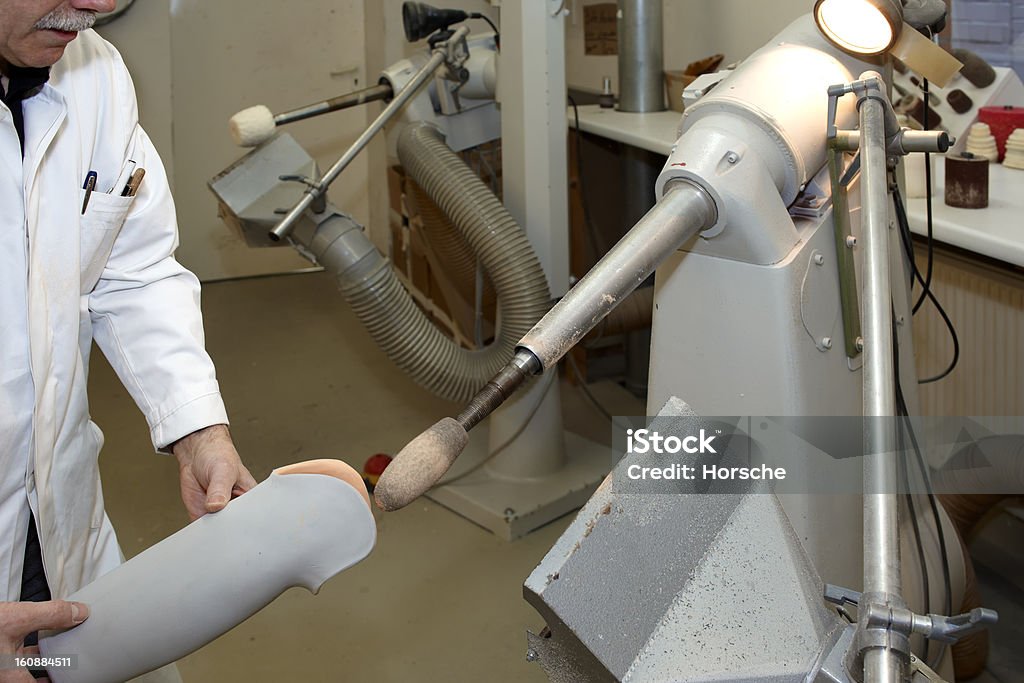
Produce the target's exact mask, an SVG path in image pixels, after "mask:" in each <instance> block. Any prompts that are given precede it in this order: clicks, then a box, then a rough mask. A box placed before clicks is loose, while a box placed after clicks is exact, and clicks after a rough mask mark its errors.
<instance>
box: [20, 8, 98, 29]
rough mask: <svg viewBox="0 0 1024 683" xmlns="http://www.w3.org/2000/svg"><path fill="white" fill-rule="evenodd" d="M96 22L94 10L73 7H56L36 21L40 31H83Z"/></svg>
mask: <svg viewBox="0 0 1024 683" xmlns="http://www.w3.org/2000/svg"><path fill="white" fill-rule="evenodd" d="M95 23H96V14H95V12H84V11H82V10H76V9H73V8H57V9H55V10H54V11H52V12H50V13H49V14H47V15H46V16H45V17H43V18H42V19H40V20H39V21H38V22H36V26H35V28H36V29H37V30H40V31H47V30H49V31H74V32H77V31H84V30H86V29H89V28H92V25H93V24H95Z"/></svg>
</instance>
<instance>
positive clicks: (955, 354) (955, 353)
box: [892, 184, 960, 384]
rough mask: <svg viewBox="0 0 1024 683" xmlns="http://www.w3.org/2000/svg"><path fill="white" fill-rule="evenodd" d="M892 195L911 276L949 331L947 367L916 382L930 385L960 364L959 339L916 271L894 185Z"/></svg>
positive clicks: (907, 225)
mask: <svg viewBox="0 0 1024 683" xmlns="http://www.w3.org/2000/svg"><path fill="white" fill-rule="evenodd" d="M894 185H895V184H894ZM892 195H893V205H894V206H895V209H896V222H897V224H898V225H899V233H900V241H901V242H902V244H903V250H904V252H905V253H906V254H907V258H908V259H909V260H910V265H911V269H912V272H913V275H912V276H913V277H914V278H916V279H917V281H918V282H920V283H921V286H922V288H923V293H924V294H925V295H926V296H927V298H928V299H930V300H931V302H932V304H933V305H934V306H935V310H936V311H937V312H938V314H939V316H940V317H941V318H942V321H943V322H944V323H945V325H946V329H947V330H949V336H950V339H951V340H952V342H953V358H952V360H950V362H949V365H948V366H946V369H945V370H943V371H942V372H940V373H939V374H937V375H935V376H933V377H928V378H925V379H922V380H918V384H931V383H932V382H938V381H939V380H941V379H943V378H945V377H947V376H949V374H950V373H952V372H953V370H954V368H956V366H957V364H958V363H959V362H960V337H959V335H958V334H957V331H956V326H955V325H953V321H952V320H951V319H950V317H949V315H948V314H947V313H946V309H945V308H943V307H942V304H940V303H939V300H938V298H936V296H935V293H934V292H933V291H932V289H931V287H930V286H929V285H928V284H927V281H926V278H925V277H922V275H921V271H920V270H919V269H918V267H917V264H916V263H914V257H913V254H914V244H913V237H912V236H911V234H910V221H909V219H908V218H907V209H906V205H905V204H904V203H903V195H902V194H901V193H900V189H899V186H898V185H895V189H894V190H893V193H892ZM928 261H929V264H930V263H931V256H929V259H928Z"/></svg>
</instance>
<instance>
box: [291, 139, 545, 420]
mask: <svg viewBox="0 0 1024 683" xmlns="http://www.w3.org/2000/svg"><path fill="white" fill-rule="evenodd" d="M398 152H399V158H400V159H401V160H402V164H403V166H405V169H406V171H407V172H408V173H409V175H410V176H411V177H412V178H413V179H414V180H415V181H416V182H417V183H419V185H420V186H421V187H422V188H423V189H424V190H425V191H426V192H427V194H428V196H430V198H431V199H433V200H434V202H435V203H437V205H438V206H440V207H441V209H442V210H443V211H444V212H445V214H447V215H448V217H449V218H450V219H451V220H452V222H453V223H454V224H455V227H456V228H457V229H458V230H459V232H460V233H461V234H462V237H463V238H464V239H465V241H466V243H467V244H468V245H469V247H470V249H471V250H472V251H473V253H474V254H475V255H476V257H477V258H478V259H479V260H480V262H481V263H482V264H483V267H484V270H485V271H486V272H487V274H488V275H489V277H490V279H491V281H492V282H493V283H494V288H495V291H496V292H497V294H498V302H499V313H500V318H501V320H500V329H499V330H498V333H497V335H496V338H495V341H494V342H493V343H492V344H490V345H489V346H486V347H484V348H482V349H478V350H467V349H463V348H461V347H460V346H459V345H458V344H456V343H455V342H453V341H452V340H451V339H449V338H448V337H446V336H445V335H444V334H443V333H442V332H441V331H440V330H439V329H438V328H437V327H436V326H435V325H434V324H433V323H432V322H431V321H430V319H429V318H427V316H426V315H425V314H424V313H423V312H422V311H421V310H420V308H419V307H418V306H417V305H416V303H415V302H414V301H413V299H412V297H411V296H410V295H409V293H408V292H407V291H406V290H405V288H404V287H403V286H402V284H401V283H400V282H399V281H398V278H397V277H396V276H395V274H394V272H393V271H392V270H391V264H390V263H389V262H388V260H387V259H386V258H384V257H383V256H382V255H381V254H380V253H379V252H378V251H377V250H376V249H375V248H374V247H373V245H372V244H371V243H370V241H369V239H368V238H367V237H366V235H365V234H363V232H362V230H361V229H359V227H358V226H357V225H355V223H353V222H352V221H351V220H350V219H348V218H347V217H344V216H340V215H339V216H335V217H333V218H331V219H328V220H326V221H324V222H323V223H322V224H321V225H320V226H319V227H318V228H317V229H316V232H315V233H314V234H313V236H312V238H311V239H309V240H308V241H307V240H301V241H303V242H304V243H305V244H306V246H307V248H308V249H309V251H310V252H311V253H312V255H313V256H314V258H315V259H316V261H317V262H318V263H320V264H321V265H323V266H324V268H326V269H327V270H328V271H330V272H333V273H334V274H335V275H336V276H337V278H338V282H339V284H340V285H341V290H342V293H343V294H344V295H345V298H346V299H347V300H348V302H349V304H350V305H351V306H352V309H353V310H354V311H355V313H356V315H358V316H359V319H360V320H361V321H362V322H363V324H364V325H365V326H366V329H367V330H368V331H369V332H370V335H371V336H372V337H373V338H374V341H376V342H377V344H378V345H379V346H380V347H381V349H383V350H384V352H385V353H387V355H388V357H389V358H391V359H392V360H393V361H394V362H395V364H397V365H398V366H399V367H400V368H402V369H403V370H405V371H406V372H407V373H409V375H410V376H411V377H412V378H413V380H414V381H416V382H417V383H418V384H420V385H422V386H424V387H426V388H427V389H429V390H430V391H432V392H434V393H435V394H436V395H438V396H440V397H442V398H445V399H448V400H450V401H458V402H466V401H468V400H470V399H471V398H472V397H473V396H474V395H475V394H476V392H477V391H478V390H479V389H480V388H481V387H482V386H484V385H485V384H486V383H487V381H488V380H489V379H491V377H493V376H494V375H495V374H497V373H498V371H500V370H501V369H502V367H504V366H505V364H506V363H507V362H508V360H509V359H510V358H511V357H512V355H513V353H514V350H515V347H516V344H517V343H518V342H519V340H520V339H521V338H522V337H523V335H525V334H526V332H527V331H528V330H529V329H530V328H531V327H533V325H534V323H536V322H537V321H538V320H539V319H540V318H541V317H542V316H543V315H544V314H545V313H546V312H547V310H548V308H549V307H550V303H551V302H550V295H549V291H548V286H547V279H546V278H545V276H544V271H543V269H542V268H541V265H540V261H539V260H538V259H537V256H536V254H534V252H533V248H532V247H531V246H530V242H529V241H528V240H527V239H526V235H524V234H523V231H522V230H521V229H520V227H519V225H518V224H517V223H516V221H515V220H514V219H513V218H512V216H510V215H509V213H508V211H506V210H505V207H504V206H502V204H501V202H499V201H498V199H497V198H496V197H495V196H494V194H493V193H492V192H491V191H490V190H489V189H488V188H487V186H486V185H484V184H483V182H482V181H481V180H480V179H479V178H478V177H477V176H476V175H475V174H474V173H473V172H472V171H471V170H470V169H469V168H468V167H467V166H466V165H465V163H463V161H462V160H461V159H460V158H459V157H458V156H456V155H455V154H454V153H453V152H452V151H451V150H450V149H449V148H448V146H447V145H446V144H445V143H444V140H443V138H442V136H441V134H440V132H438V131H437V129H435V128H433V127H432V126H431V127H427V126H424V125H421V124H416V125H413V126H409V127H408V128H406V130H405V131H403V133H402V135H401V136H400V137H399V144H398ZM296 238H298V239H301V236H300V235H296Z"/></svg>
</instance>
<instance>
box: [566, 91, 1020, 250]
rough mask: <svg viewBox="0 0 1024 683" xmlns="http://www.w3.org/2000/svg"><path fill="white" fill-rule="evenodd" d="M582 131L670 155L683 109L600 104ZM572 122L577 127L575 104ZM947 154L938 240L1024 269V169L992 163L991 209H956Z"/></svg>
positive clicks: (921, 210) (585, 111)
mask: <svg viewBox="0 0 1024 683" xmlns="http://www.w3.org/2000/svg"><path fill="white" fill-rule="evenodd" d="M579 112H580V130H583V131H585V132H587V133H592V134H594V135H599V136H601V137H604V138H608V139H610V140H617V141H618V142H622V143H625V144H627V145H633V146H634V147H639V148H641V149H646V150H648V151H651V152H655V153H657V154H662V155H665V156H668V154H669V153H670V151H671V149H672V145H673V144H674V143H675V141H676V131H677V129H678V127H679V121H680V117H681V116H682V115H681V114H680V113H679V112H675V111H662V112H655V113H651V114H629V113H625V112H620V111H616V110H615V109H601V108H600V107H599V106H598V105H596V104H594V105H584V106H582V107H580V108H579ZM569 125H570V126H571V127H575V120H574V117H573V111H572V108H571V107H570V108H569ZM944 170H945V162H944V160H943V157H941V156H939V155H936V158H935V175H934V177H933V179H932V180H933V188H932V197H933V199H932V213H933V219H932V225H933V235H934V237H935V239H937V240H938V241H940V242H944V243H946V244H950V245H953V246H956V247H960V248H961V249H966V250H967V251H973V252H975V253H978V254H982V255H984V256H988V257H990V258H993V259H997V260H999V261H1004V262H1006V263H1010V264H1013V265H1016V266H1020V267H1024V171H1022V170H1016V169H1009V168H1004V167H1002V166H1000V165H998V164H992V165H991V166H990V168H989V192H988V195H989V205H988V208H987V209H954V208H953V207H950V206H946V203H945V201H944V200H943V186H944V185H943V180H944V177H945V173H944ZM907 214H908V217H909V218H910V229H911V230H912V231H913V232H914V233H916V234H918V235H925V234H926V233H927V229H926V223H925V201H924V199H908V200H907Z"/></svg>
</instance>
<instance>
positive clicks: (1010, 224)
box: [907, 156, 1024, 267]
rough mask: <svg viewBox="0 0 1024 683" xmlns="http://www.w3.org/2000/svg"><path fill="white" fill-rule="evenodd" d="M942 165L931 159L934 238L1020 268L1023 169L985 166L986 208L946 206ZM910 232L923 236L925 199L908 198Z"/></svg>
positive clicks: (1022, 259)
mask: <svg viewBox="0 0 1024 683" xmlns="http://www.w3.org/2000/svg"><path fill="white" fill-rule="evenodd" d="M945 170H946V162H945V158H944V157H942V156H937V157H936V159H935V174H934V175H933V176H932V228H933V233H932V234H933V235H934V236H935V239H937V240H938V241H940V242H944V243H946V244H951V245H953V246H955V247H960V248H961V249H967V250H968V251H973V252H976V253H978V254H982V255H984V256H988V257H990V258H994V259H997V260H999V261H1005V262H1006V263H1011V264H1013V265H1016V266H1021V267H1024V170H1017V169H1013V168H1006V167H1004V166H1002V165H1001V164H989V169H988V208H987V209H956V208H953V207H952V206H946V202H945V200H944V197H945V192H944V187H945V183H944V180H945V175H946V173H945ZM907 215H908V217H909V218H910V229H911V230H912V231H913V232H914V233H916V234H918V235H924V234H926V231H927V230H926V225H927V223H926V220H927V214H926V210H925V200H924V199H923V198H922V199H908V200H907Z"/></svg>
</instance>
